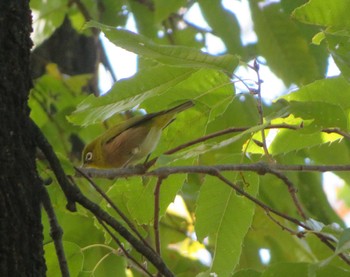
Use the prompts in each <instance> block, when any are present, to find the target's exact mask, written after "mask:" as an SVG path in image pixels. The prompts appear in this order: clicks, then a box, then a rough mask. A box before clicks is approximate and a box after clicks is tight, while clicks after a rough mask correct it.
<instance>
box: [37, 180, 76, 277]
mask: <svg viewBox="0 0 350 277" xmlns="http://www.w3.org/2000/svg"><path fill="white" fill-rule="evenodd" d="M41 203H42V204H43V207H44V209H45V211H46V214H47V217H48V218H49V222H50V236H51V238H52V240H53V243H54V245H55V250H56V255H57V259H58V264H59V267H60V270H61V274H62V277H69V276H70V274H69V269H68V264H67V259H66V255H65V253H64V247H63V243H62V235H63V231H62V228H61V226H60V225H59V223H58V220H57V217H56V214H55V211H54V209H53V207H52V203H51V200H50V196H49V194H48V192H47V190H46V188H45V187H44V185H41Z"/></svg>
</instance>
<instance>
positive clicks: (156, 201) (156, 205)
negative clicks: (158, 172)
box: [153, 177, 164, 256]
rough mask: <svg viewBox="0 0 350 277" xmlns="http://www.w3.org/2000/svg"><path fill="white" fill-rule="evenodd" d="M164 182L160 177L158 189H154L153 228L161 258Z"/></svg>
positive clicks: (157, 250)
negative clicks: (160, 224) (160, 234)
mask: <svg viewBox="0 0 350 277" xmlns="http://www.w3.org/2000/svg"><path fill="white" fill-rule="evenodd" d="M163 180H164V177H158V180H157V184H156V187H155V189H154V221H153V228H154V240H155V245H156V252H157V253H158V255H159V256H160V238H159V210H160V208H159V194H160V187H161V185H162V182H163Z"/></svg>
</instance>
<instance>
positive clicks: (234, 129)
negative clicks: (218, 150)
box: [164, 123, 300, 155]
mask: <svg viewBox="0 0 350 277" xmlns="http://www.w3.org/2000/svg"><path fill="white" fill-rule="evenodd" d="M252 127H253V126H250V127H232V128H227V129H225V130H221V131H218V132H214V133H211V134H208V135H205V136H202V137H200V138H197V139H195V140H192V141H189V142H187V143H184V144H181V145H179V146H177V147H175V148H173V149H170V150H168V151H166V152H165V153H164V154H165V155H171V154H173V153H175V152H178V151H180V150H182V149H185V148H187V147H189V146H192V145H195V144H198V143H200V142H203V141H206V140H209V139H212V138H216V137H219V136H223V135H226V134H230V133H238V132H244V131H246V130H248V129H250V128H252ZM265 129H291V130H297V129H300V126H299V125H289V124H285V123H282V124H272V125H269V126H267V127H266V128H265Z"/></svg>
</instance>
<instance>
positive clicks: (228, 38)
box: [198, 0, 243, 55]
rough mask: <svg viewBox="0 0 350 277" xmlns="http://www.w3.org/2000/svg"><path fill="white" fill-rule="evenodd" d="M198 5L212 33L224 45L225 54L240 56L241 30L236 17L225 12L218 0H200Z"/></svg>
mask: <svg viewBox="0 0 350 277" xmlns="http://www.w3.org/2000/svg"><path fill="white" fill-rule="evenodd" d="M198 3H199V6H200V8H201V11H202V13H203V16H204V18H205V19H206V21H207V22H208V24H209V25H210V27H211V29H212V30H213V33H214V34H215V35H216V36H218V37H219V38H220V39H222V40H223V42H224V43H225V46H226V48H227V52H228V53H232V54H240V55H241V54H242V51H243V47H242V43H241V30H240V26H239V23H238V20H237V18H236V15H235V14H233V13H231V12H229V11H228V10H226V9H225V8H224V7H223V6H222V3H221V1H219V0H200V1H198ZM228 26H229V27H228Z"/></svg>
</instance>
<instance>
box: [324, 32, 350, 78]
mask: <svg viewBox="0 0 350 277" xmlns="http://www.w3.org/2000/svg"><path fill="white" fill-rule="evenodd" d="M326 38H327V43H328V49H329V51H330V53H331V55H332V57H333V59H334V61H335V63H336V64H337V66H338V68H339V69H340V71H341V73H342V75H343V76H344V77H345V78H346V80H347V81H348V82H350V43H349V42H350V37H349V36H341V35H332V34H326Z"/></svg>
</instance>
